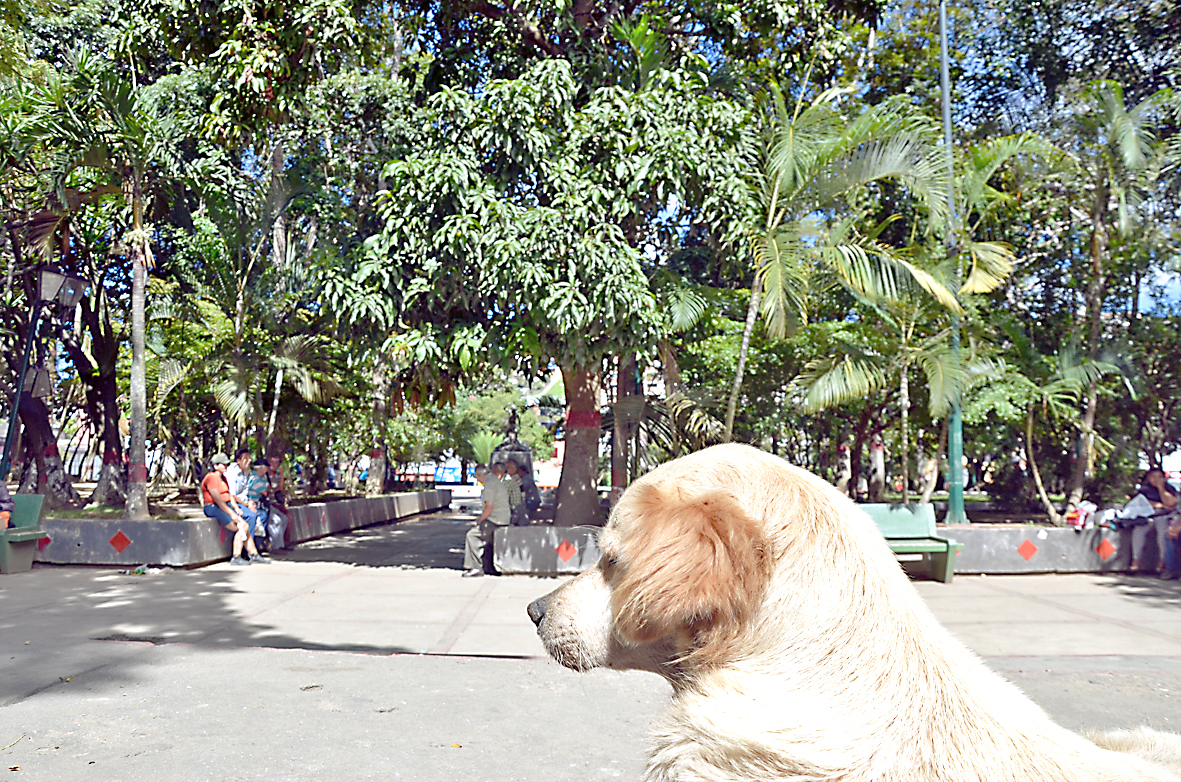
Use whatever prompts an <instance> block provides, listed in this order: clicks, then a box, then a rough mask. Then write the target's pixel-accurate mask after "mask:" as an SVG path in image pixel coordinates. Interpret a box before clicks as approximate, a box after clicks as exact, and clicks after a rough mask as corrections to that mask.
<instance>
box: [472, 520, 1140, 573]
mask: <svg viewBox="0 0 1181 782" xmlns="http://www.w3.org/2000/svg"><path fill="white" fill-rule="evenodd" d="M936 529H937V531H938V532H939V534H940V535H943V536H945V537H948V538H951V539H953V540H955V541H956V542H958V543H962V544H963V545H964V550H963V551H962V552H961V553H960V555H959V556H958V557H957V558H956V562H955V572H956V573H957V574H961V575H964V574H979V573H991V574H998V575H999V574H1006V573H1107V572H1120V571H1124V570H1127V569H1128V567H1129V566H1130V565H1131V559H1132V533H1131V531H1130V530H1108V529H1089V530H1081V531H1077V530H1074V529H1070V528H1064V527H1036V526H1027V525H1018V524H1004V525H984V524H963V525H952V526H943V525H940V526H938V527H937V528H936ZM599 530H600V528H599V527H552V526H549V525H533V526H530V527H505V528H503V529H499V530H497V531H496V537H495V541H494V543H493V562H494V564H495V565H496V569H497V570H499V571H500V572H501V573H514V574H525V573H532V574H537V575H555V574H573V573H579V572H582V571H583V570H585V569H587V568H589V567H592V566H593V565H594V564H595V563H596V562H597V561H598V559H599V547H598V543H597V541H598V532H599ZM1149 538H1150V540H1149V544H1148V550H1147V551H1146V552H1145V559H1146V561H1147V563H1148V564H1149V567H1151V566H1152V563H1154V562H1155V561H1156V556H1157V555H1156V544H1155V540H1154V538H1153V537H1152V536H1149ZM914 559H915V560H916V561H913V562H912V561H904V562H903V567H904V568H906V570H907V571H908V572H910V573H913V574H914V575H918V576H926V575H929V572H928V568H929V563H927V562H926V560H925V558H922V559H921V560H920V558H919V557H915V558H914Z"/></svg>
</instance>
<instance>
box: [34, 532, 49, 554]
mask: <svg viewBox="0 0 1181 782" xmlns="http://www.w3.org/2000/svg"><path fill="white" fill-rule="evenodd" d="M49 543H50V541H49V536H48V535H46V536H45V537H43V538H38V539H37V550H38V551H44V550H45V547H46V546H48V545H49Z"/></svg>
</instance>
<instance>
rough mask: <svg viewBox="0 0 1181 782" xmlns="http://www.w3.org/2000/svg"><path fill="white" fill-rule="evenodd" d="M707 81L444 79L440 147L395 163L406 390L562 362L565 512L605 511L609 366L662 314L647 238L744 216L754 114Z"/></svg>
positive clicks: (392, 220) (569, 76)
mask: <svg viewBox="0 0 1181 782" xmlns="http://www.w3.org/2000/svg"><path fill="white" fill-rule="evenodd" d="M707 86H708V82H707V80H706V78H705V75H704V74H703V73H702V72H701V71H700V70H694V69H693V68H681V69H675V70H669V69H661V70H659V71H658V72H654V73H652V74H650V76H649V78H648V79H647V80H642V81H641V82H640V83H639V84H636V83H635V82H633V83H632V85H630V87H628V86H618V85H617V86H609V87H603V88H600V89H598V90H596V91H595V92H593V93H591V95H590V96H589V97H588V98H586V99H580V98H579V95H578V84H577V82H576V81H575V80H574V78H573V71H572V69H571V66H570V65H569V63H567V62H565V61H564V60H549V61H544V62H542V63H539V64H537V65H535V66H533V67H532V68H531V69H530V71H529V73H528V74H527V75H526V77H523V78H521V79H519V80H508V81H497V82H491V83H489V84H488V85H486V87H485V89H484V91H483V93H482V94H481V95H480V96H479V97H478V98H477V97H472V96H471V95H469V94H467V93H464V92H459V91H453V90H445V91H443V92H441V93H440V94H439V95H438V96H436V97H435V98H434V99H432V108H433V110H434V112H435V119H434V121H435V123H437V125H438V128H439V138H438V140H437V141H436V142H435V147H436V148H435V150H433V151H431V152H430V153H429V154H421V153H420V154H419V155H418V156H415V157H412V158H410V159H408V160H406V161H399V162H395V163H391V164H390V165H389V166H387V168H386V176H387V178H388V180H389V196H388V200H387V201H386V204H385V206H384V215H385V217H386V226H385V230H384V232H383V233H382V234H381V236H380V237H377V238H375V240H374V241H373V242H372V244H371V248H370V249H371V252H372V256H371V257H372V260H371V261H369V262H368V263H369V264H370V266H369V268H370V269H372V271H369V272H366V273H367V274H371V275H374V276H377V275H380V277H377V279H384V280H388V281H389V284H390V288H389V290H388V294H389V295H390V296H391V297H393V298H394V300H395V301H397V302H398V313H397V316H398V318H399V319H400V320H401V321H402V322H403V323H405V324H407V325H409V326H411V328H409V329H407V330H406V334H405V337H404V338H403V342H404V345H405V347H406V350H407V355H408V356H409V357H410V358H411V360H410V361H409V362H408V364H409V366H408V368H407V370H406V372H404V373H403V378H402V386H403V387H404V388H407V389H408V390H409V391H410V392H411V393H412V394H416V395H418V396H419V397H420V398H422V397H425V396H427V395H432V394H433V395H435V396H438V395H440V394H441V395H443V396H444V397H445V396H446V395H447V393H448V390H449V388H451V387H453V384H454V382H455V378H457V377H458V374H459V373H460V372H462V371H463V369H464V367H465V365H470V364H471V363H473V362H474V361H476V359H477V357H478V356H479V355H481V354H482V353H483V352H484V351H485V350H487V351H489V355H490V356H491V357H492V359H493V361H497V362H502V363H506V364H513V363H518V364H519V365H521V366H522V367H524V368H528V367H529V366H532V367H538V366H544V362H545V361H548V360H552V361H553V362H555V363H556V364H557V366H558V367H559V368H560V369H561V370H562V373H563V378H564V382H565V390H566V401H567V405H568V411H567V425H566V456H565V463H564V469H563V477H562V485H561V487H560V489H559V497H558V503H559V505H558V514H559V517H560V518H561V519H563V520H564V521H578V520H586V519H589V518H590V517H592V516H593V515H594V514H595V506H596V504H597V501H596V499H595V497H596V496H597V495H596V493H595V486H596V479H597V473H598V469H597V461H598V438H599V426H600V420H599V413H598V388H599V384H600V365H601V362H602V360H603V358H604V357H605V356H607V355H609V354H613V353H616V352H626V351H627V350H630V349H634V348H637V347H642V346H645V345H648V344H652V343H653V342H654V341H655V337H656V334H657V332H658V329H659V327H660V325H661V324H660V321H659V320H658V318H657V314H656V310H655V306H654V300H653V298H652V294H651V293H650V291H649V287H648V280H647V278H646V277H645V275H644V274H643V272H642V270H641V257H640V252H641V249H642V248H644V247H657V248H659V247H661V246H667V243H668V242H669V241H671V240H670V238H669V237H670V236H675V235H676V234H677V233H678V232H679V231H680V230H682V228H681V226H682V224H683V222H689V223H696V222H701V223H704V224H710V225H715V226H721V227H722V228H723V229H724V227H725V226H727V225H733V224H734V222H735V207H736V205H737V207H738V208H739V209H740V208H741V206H742V204H743V203H744V200H743V193H744V192H745V191H744V185H743V181H742V177H741V174H742V171H743V157H742V154H743V149H744V143H745V139H746V138H747V137H746V135H745V130H744V118H745V114H744V112H743V111H742V110H741V108H740V107H736V106H734V105H733V104H732V103H729V102H727V101H724V100H718V99H715V98H714V97H712V96H711V95H710V94H709V93H708V92H707ZM394 274H398V275H400V278H397V277H394V276H393V275H394ZM336 290H338V291H339V292H340V293H345V291H344V290H343V289H340V288H338V289H336ZM351 291H352V288H351V286H350V291H349V295H355V294H353V293H352V292H351ZM391 325H393V324H391Z"/></svg>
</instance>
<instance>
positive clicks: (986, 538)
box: [939, 524, 1157, 574]
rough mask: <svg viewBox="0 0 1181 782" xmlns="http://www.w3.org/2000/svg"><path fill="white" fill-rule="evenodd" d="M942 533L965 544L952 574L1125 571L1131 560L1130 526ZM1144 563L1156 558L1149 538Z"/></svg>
mask: <svg viewBox="0 0 1181 782" xmlns="http://www.w3.org/2000/svg"><path fill="white" fill-rule="evenodd" d="M939 529H940V530H941V533H940V534H943V535H945V536H947V537H949V538H951V539H952V540H955V541H958V542H960V543H963V544H964V550H963V552H962V553H961V554H960V555H959V557H957V558H956V563H955V572H956V573H993V574H1001V573H1104V572H1116V571H1121V570H1127V569H1128V567H1129V566H1130V565H1131V562H1132V532H1131V530H1108V529H1087V530H1074V529H1070V528H1064V527H1034V526H1026V525H1016V524H1006V525H996V526H994V525H973V524H963V525H953V526H947V527H939ZM1149 537H1150V541H1149V546H1148V548H1149V550H1148V551H1147V552H1146V555H1145V556H1146V559H1147V562H1148V563H1153V562H1155V561H1156V556H1157V554H1156V541H1155V536H1151V535H1150V536H1149Z"/></svg>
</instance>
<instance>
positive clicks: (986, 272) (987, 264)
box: [960, 240, 1016, 293]
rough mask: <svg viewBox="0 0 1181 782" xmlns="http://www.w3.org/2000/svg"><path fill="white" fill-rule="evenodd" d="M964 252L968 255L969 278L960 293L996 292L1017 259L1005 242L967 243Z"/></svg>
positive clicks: (969, 241) (961, 287) (964, 245)
mask: <svg viewBox="0 0 1181 782" xmlns="http://www.w3.org/2000/svg"><path fill="white" fill-rule="evenodd" d="M963 247H964V251H965V252H966V253H967V254H968V258H969V259H970V261H969V267H968V277H967V279H966V280H964V284H963V285H962V286H960V293H989V292H990V291H993V290H996V288H997V287H999V286H1000V284H1001V283H1002V282H1004V281H1005V278H1006V277H1008V276H1009V273H1010V272H1012V271H1013V263H1014V261H1015V260H1016V257H1015V256H1014V255H1013V248H1012V247H1011V246H1010V245H1008V244H1006V243H1005V242H975V241H971V240H968V241H965V242H964V243H963Z"/></svg>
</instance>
